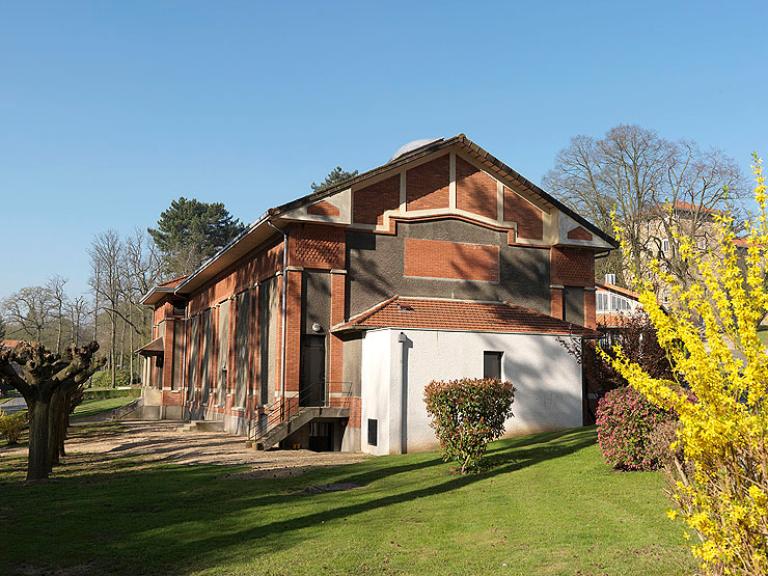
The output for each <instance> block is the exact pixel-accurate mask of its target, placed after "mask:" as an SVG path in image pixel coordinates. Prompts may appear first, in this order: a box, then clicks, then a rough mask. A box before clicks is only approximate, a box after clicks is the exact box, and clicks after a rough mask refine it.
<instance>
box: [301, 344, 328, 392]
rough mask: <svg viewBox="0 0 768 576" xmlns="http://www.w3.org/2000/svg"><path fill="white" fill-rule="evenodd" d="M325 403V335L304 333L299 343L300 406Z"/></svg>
mask: <svg viewBox="0 0 768 576" xmlns="http://www.w3.org/2000/svg"><path fill="white" fill-rule="evenodd" d="M324 404H325V336H321V335H317V334H306V335H304V337H303V339H302V343H301V389H300V392H299V405H300V406H323V405H324Z"/></svg>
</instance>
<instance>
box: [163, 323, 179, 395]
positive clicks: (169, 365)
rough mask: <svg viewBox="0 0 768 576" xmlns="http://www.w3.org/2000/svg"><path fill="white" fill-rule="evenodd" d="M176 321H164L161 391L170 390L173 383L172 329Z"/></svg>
mask: <svg viewBox="0 0 768 576" xmlns="http://www.w3.org/2000/svg"><path fill="white" fill-rule="evenodd" d="M175 323H176V321H175V320H174V319H173V318H166V319H165V332H164V334H163V390H170V389H171V386H172V382H173V344H174V342H173V332H174V330H173V327H174V325H175Z"/></svg>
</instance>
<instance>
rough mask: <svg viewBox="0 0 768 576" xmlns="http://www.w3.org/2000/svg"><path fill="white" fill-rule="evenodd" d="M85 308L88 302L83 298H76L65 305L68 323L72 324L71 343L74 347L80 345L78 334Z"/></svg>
mask: <svg viewBox="0 0 768 576" xmlns="http://www.w3.org/2000/svg"><path fill="white" fill-rule="evenodd" d="M87 306H88V300H87V299H86V298H85V296H78V297H76V298H75V299H73V300H70V301H69V302H68V304H67V312H68V313H69V321H70V323H71V324H72V343H73V344H74V345H75V346H79V345H80V332H81V330H82V329H83V321H84V319H85V315H86V309H87Z"/></svg>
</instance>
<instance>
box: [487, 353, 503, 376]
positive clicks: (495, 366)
mask: <svg viewBox="0 0 768 576" xmlns="http://www.w3.org/2000/svg"><path fill="white" fill-rule="evenodd" d="M503 355H504V353H503V352H483V378H493V379H495V380H501V357H502V356H503Z"/></svg>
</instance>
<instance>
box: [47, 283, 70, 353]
mask: <svg viewBox="0 0 768 576" xmlns="http://www.w3.org/2000/svg"><path fill="white" fill-rule="evenodd" d="M66 284H67V279H66V278H62V277H61V276H59V275H58V274H56V275H55V276H52V277H51V278H50V279H49V280H48V283H47V284H46V288H47V289H48V291H49V292H50V294H51V299H52V300H53V309H54V315H55V318H56V353H57V354H59V353H61V340H62V336H63V332H64V307H65V306H66V304H67V294H66V292H65V291H64V286H66Z"/></svg>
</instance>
